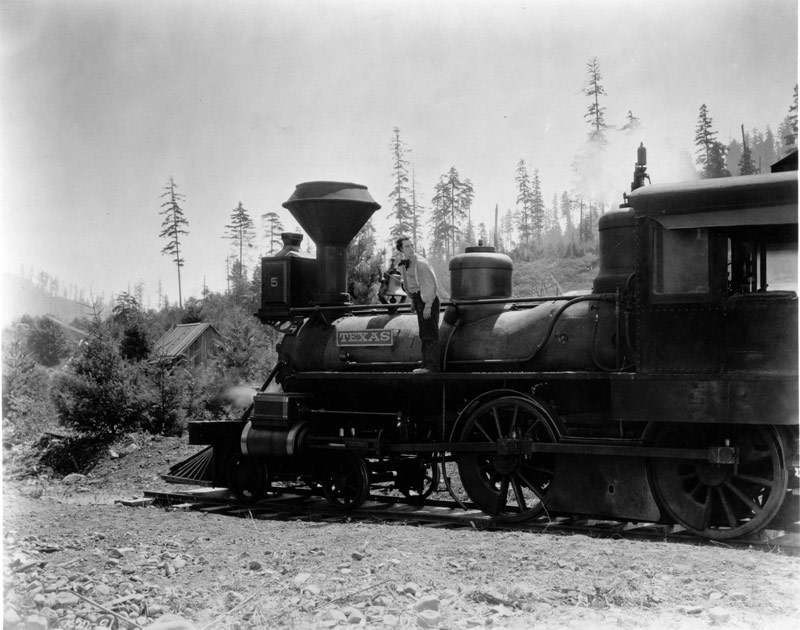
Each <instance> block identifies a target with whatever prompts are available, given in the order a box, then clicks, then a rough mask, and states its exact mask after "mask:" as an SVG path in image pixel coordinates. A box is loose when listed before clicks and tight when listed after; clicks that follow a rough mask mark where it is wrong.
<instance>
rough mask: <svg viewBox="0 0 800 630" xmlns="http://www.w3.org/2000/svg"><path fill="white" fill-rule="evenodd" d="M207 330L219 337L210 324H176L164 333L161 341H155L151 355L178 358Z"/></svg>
mask: <svg viewBox="0 0 800 630" xmlns="http://www.w3.org/2000/svg"><path fill="white" fill-rule="evenodd" d="M208 330H211V331H213V333H214V335H215V336H217V337H219V336H220V335H219V333H218V332H217V331H216V329H215V328H214V327H213V326H212V325H211V324H207V323H200V324H178V325H177V326H175V327H174V328H173V329H172V330H169V331H167V332H166V333H164V335H163V336H162V337H161V339H159V340H158V341H156V344H155V346H154V348H153V354H155V355H157V356H166V357H178V356H180V355H181V354H183V353H184V352H186V350H188V349H189V347H190V346H191V345H192V344H193V343H194V342H195V341H197V339H199V338H200V337H201V336H202V335H203V334H204V333H205V332H206V331H208Z"/></svg>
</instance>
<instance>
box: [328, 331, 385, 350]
mask: <svg viewBox="0 0 800 630" xmlns="http://www.w3.org/2000/svg"><path fill="white" fill-rule="evenodd" d="M396 333H397V331H396V330H337V331H336V345H337V346H339V347H340V348H341V347H347V346H391V345H392V344H393V343H394V338H395V335H396Z"/></svg>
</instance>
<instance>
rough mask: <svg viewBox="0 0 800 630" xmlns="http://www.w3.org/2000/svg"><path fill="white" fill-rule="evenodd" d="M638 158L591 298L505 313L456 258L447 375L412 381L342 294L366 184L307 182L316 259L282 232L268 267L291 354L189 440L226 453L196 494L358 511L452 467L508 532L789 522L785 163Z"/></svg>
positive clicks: (379, 312) (730, 530)
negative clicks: (299, 497) (759, 169)
mask: <svg viewBox="0 0 800 630" xmlns="http://www.w3.org/2000/svg"><path fill="white" fill-rule="evenodd" d="M639 162H640V163H639V164H637V166H636V173H635V176H634V184H633V186H632V188H633V190H632V191H631V192H630V193H628V194H627V195H625V196H624V203H623V204H622V205H621V206H620V208H619V210H617V211H613V212H609V213H608V214H605V215H603V216H602V217H601V218H600V223H599V239H600V240H599V252H600V256H599V271H598V275H597V277H596V278H595V280H594V283H593V286H592V289H591V291H588V290H587V291H585V292H580V293H575V294H570V295H560V296H554V297H524V296H514V295H513V291H512V272H513V269H512V262H511V259H510V258H508V257H507V256H505V255H504V254H501V253H497V252H495V251H494V249H493V248H490V247H482V246H478V247H470V248H467V249H466V251H465V252H464V253H463V254H460V255H457V256H455V257H454V258H453V259H452V260H451V261H450V263H449V268H450V284H451V296H450V299H449V300H448V301H445V303H444V304H443V306H444V308H445V309H446V310H445V312H444V314H443V317H442V323H441V326H440V339H441V371H440V372H439V373H433V374H423V375H418V374H413V373H412V370H413V369H414V368H415V367H418V365H419V359H420V357H421V351H420V347H419V344H420V341H419V337H418V335H417V322H416V317H415V315H414V314H413V313H411V312H410V310H409V309H408V307H407V306H405V305H403V304H397V303H395V304H370V305H366V306H364V305H359V306H357V305H353V304H351V303H350V297H349V296H348V294H347V293H346V291H345V288H346V286H347V285H346V269H345V250H346V247H347V245H348V243H349V242H350V241H351V239H352V238H353V237H354V236H355V234H356V233H357V232H358V231H359V229H360V228H361V227H362V226H363V225H364V223H365V222H366V221H367V220H368V219H369V218H370V216H371V215H372V213H373V212H374V211H375V210H377V209H378V208H379V205H378V204H377V203H375V201H374V200H373V199H372V197H371V196H370V194H369V192H368V191H367V189H366V188H365V187H363V186H360V185H356V184H350V183H337V182H310V183H305V184H300V185H298V186H297V188H296V190H295V191H294V194H293V195H292V196H291V198H290V199H289V200H288V201H287V202H286V203H284V204H283V205H284V206H285V207H286V208H287V209H288V210H289V211H290V212H291V213H292V215H293V217H294V218H295V219H296V220H297V221H298V223H299V224H300V225H301V226H302V227H303V228H304V230H305V231H306V232H307V233H308V234H309V236H310V237H311V238H312V239H313V241H314V242H315V244H316V246H317V255H316V258H311V257H309V256H308V255H307V254H303V253H302V252H301V251H300V249H299V246H298V244H299V239H300V238H301V237H299V235H293V234H287V235H285V247H284V249H283V250H281V251H280V252H279V253H278V254H276V255H275V256H272V257H267V258H264V259H263V260H262V282H263V286H262V302H261V308H260V310H259V311H258V313H257V316H258V317H259V318H260V320H261V321H262V322H263V323H264V324H268V325H272V326H275V327H276V328H278V329H279V330H280V331H282V332H283V333H284V336H283V338H282V340H281V342H280V345H279V360H278V362H277V365H276V366H275V369H274V370H273V372H272V374H271V375H270V376H269V379H268V381H267V383H266V384H265V386H264V388H263V389H262V391H261V392H259V393H258V394H256V395H255V398H254V401H253V405H252V406H251V409H250V410H248V412H247V413H246V414H245V417H243V418H242V419H241V420H239V421H228V422H191V423H190V425H189V435H190V441H191V443H193V444H206V445H211V446H212V447H213V448H212V449H209V453H210V454H211V456H210V457H209V458H208V459H209V461H208V462H207V463H209V464H210V465H209V466H208V468H207V469H206V472H204V473H203V474H202V475H198V476H195V478H194V479H193V481H195V482H197V481H198V478H199V481H201V482H204V483H207V484H208V485H214V486H221V487H229V488H231V489H232V490H233V491H234V492H236V493H237V494H239V495H240V496H248V497H252V498H253V499H258V498H259V497H260V496H262V495H263V494H264V493H265V492H266V491H268V490H269V488H270V484H273V483H278V482H280V481H297V480H298V479H300V480H304V481H305V482H307V483H308V484H309V485H311V486H312V487H314V488H317V489H320V490H321V491H322V492H323V493H324V494H325V496H326V497H327V498H328V500H329V501H330V502H331V503H332V504H333V505H335V506H337V507H340V508H342V509H352V508H355V507H358V506H359V505H361V503H362V502H363V501H364V500H365V499H366V498H367V497H368V495H369V491H370V486H371V484H373V483H378V482H380V483H386V482H387V480H390V481H392V482H393V483H394V484H395V486H396V487H397V488H398V489H399V490H401V491H402V492H403V493H405V494H406V495H408V496H411V497H418V498H420V499H422V498H424V497H425V496H426V495H428V494H429V493H430V492H431V491H432V490H433V489H434V487H435V486H436V485H437V484H438V482H439V479H440V469H441V470H444V469H445V464H444V462H455V464H456V465H457V469H458V476H459V479H460V482H461V484H462V485H463V488H464V490H465V491H466V493H467V495H468V496H469V499H470V500H471V502H472V503H473V504H474V505H475V506H477V507H479V508H480V509H481V510H483V511H484V512H486V513H488V514H491V515H492V516H494V517H495V518H497V519H503V520H511V521H522V520H527V519H533V518H538V517H543V516H550V517H554V516H559V515H561V516H563V515H569V516H575V515H581V516H585V517H593V518H613V519H618V520H630V521H637V522H662V523H675V524H678V525H680V526H682V527H684V528H685V529H687V530H690V531H691V532H694V533H696V534H697V535H699V536H702V537H706V538H712V539H723V538H733V537H739V536H743V535H746V534H750V533H753V532H756V531H759V530H761V529H764V528H770V527H772V528H773V529H774V528H776V523H777V522H779V521H780V522H781V523H782V522H784V521H786V520H787V519H786V515H787V514H788V515H789V520H797V516H798V515H797V494H798V477H797V474H796V470H797V467H798V372H797V368H798V337H797V333H798V326H797V324H798V320H797V294H796V292H795V289H796V282H797V279H796V266H797V216H798V215H797V172H796V166H795V167H794V170H784V168H785V164H786V161H783V162H781V163H779V164H778V165H776V167H773V169H774V171H775V172H772V173H769V174H763V175H752V176H746V177H731V178H724V179H714V180H702V181H691V182H685V183H679V184H669V185H648V186H642V185H641V184H642V183H643V179H644V160H643V159H642V158H641V157H640V161H639ZM794 164H795V165H796V154H795V157H794ZM440 464H441V465H440ZM450 469H452V466H450V467H449V468H448V470H450ZM448 474H449V473H448ZM446 476H447V475H446Z"/></svg>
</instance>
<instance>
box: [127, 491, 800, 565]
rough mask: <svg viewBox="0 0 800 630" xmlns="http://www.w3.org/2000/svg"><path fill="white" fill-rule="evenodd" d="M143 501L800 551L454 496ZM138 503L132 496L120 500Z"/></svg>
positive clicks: (766, 537)
mask: <svg viewBox="0 0 800 630" xmlns="http://www.w3.org/2000/svg"><path fill="white" fill-rule="evenodd" d="M144 498H145V499H144V502H145V503H153V504H155V505H157V506H160V507H163V508H168V509H182V510H194V511H198V512H207V513H214V514H223V515H227V516H232V517H244V518H252V519H254V520H285V521H291V520H304V521H313V522H320V523H325V522H347V521H354V520H357V521H364V522H378V523H384V522H402V523H405V524H407V525H411V526H418V527H445V528H473V529H481V530H495V531H514V532H529V533H531V534H535V533H550V534H559V535H572V534H583V535H587V536H592V537H597V538H623V539H630V540H653V541H662V542H674V543H683V544H691V545H710V546H718V547H726V548H747V549H759V550H762V551H765V552H772V553H782V554H785V555H800V530H798V529H797V528H795V529H794V531H772V530H767V531H762V532H760V533H758V534H756V535H754V536H750V537H745V538H739V539H735V540H725V541H713V540H706V539H702V538H698V537H697V536H695V535H694V534H692V533H690V532H687V531H685V530H682V529H681V528H680V527H678V526H674V525H662V524H655V523H628V522H621V521H610V520H594V519H582V520H578V519H571V518H563V517H556V518H553V519H547V518H541V519H537V520H533V521H527V522H524V523H504V522H500V521H496V520H494V519H492V518H490V517H489V516H487V515H486V514H484V513H483V512H482V511H480V510H478V509H476V508H474V507H473V506H472V505H470V504H465V506H466V508H467V509H464V508H463V507H462V506H460V505H459V504H458V503H456V502H454V501H443V500H434V499H427V500H426V501H425V502H424V503H423V504H417V503H415V502H414V501H412V500H408V499H405V498H403V497H398V496H387V495H380V494H373V495H371V496H370V497H369V500H368V501H366V502H365V503H364V505H363V506H362V507H361V508H359V509H357V510H353V511H347V512H343V511H341V510H337V509H335V508H333V507H331V505H330V504H329V503H328V501H327V500H325V499H324V498H323V497H321V496H320V495H319V494H317V493H315V492H313V491H311V490H308V489H305V488H290V489H286V490H283V491H281V492H280V493H275V494H271V495H269V496H267V497H265V498H263V499H260V500H258V501H245V500H241V499H238V498H236V497H235V496H234V495H233V494H232V493H231V492H229V491H228V490H227V489H224V488H223V489H219V488H217V489H209V488H198V489H189V490H183V491H172V492H157V491H145V492H144ZM120 503H122V504H124V505H141V504H142V502H137V501H130V502H127V501H120Z"/></svg>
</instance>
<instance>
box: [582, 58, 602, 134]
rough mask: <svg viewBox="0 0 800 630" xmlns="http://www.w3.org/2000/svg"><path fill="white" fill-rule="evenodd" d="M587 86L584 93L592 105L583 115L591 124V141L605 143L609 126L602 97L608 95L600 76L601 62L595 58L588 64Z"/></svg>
mask: <svg viewBox="0 0 800 630" xmlns="http://www.w3.org/2000/svg"><path fill="white" fill-rule="evenodd" d="M586 75H587V76H586V85H585V87H584V91H583V93H584V94H585V95H586V96H588V97H590V98H591V104H590V105H589V109H588V111H587V112H586V113H585V114H584V115H583V117H584V118H586V119H587V121H588V122H589V126H590V127H591V131H590V132H589V141H590V142H598V143H601V144H603V143H605V141H606V129H607V128H608V125H606V122H605V111H606V108H605V107H601V106H600V97H601V96H605V95H606V91H605V89H604V88H603V85H602V83H601V81H602V80H603V76H602V74H600V60H599V59H598V58H597V57H593V58H592V59H591V60H590V61H589V62H588V63H587V64H586Z"/></svg>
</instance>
